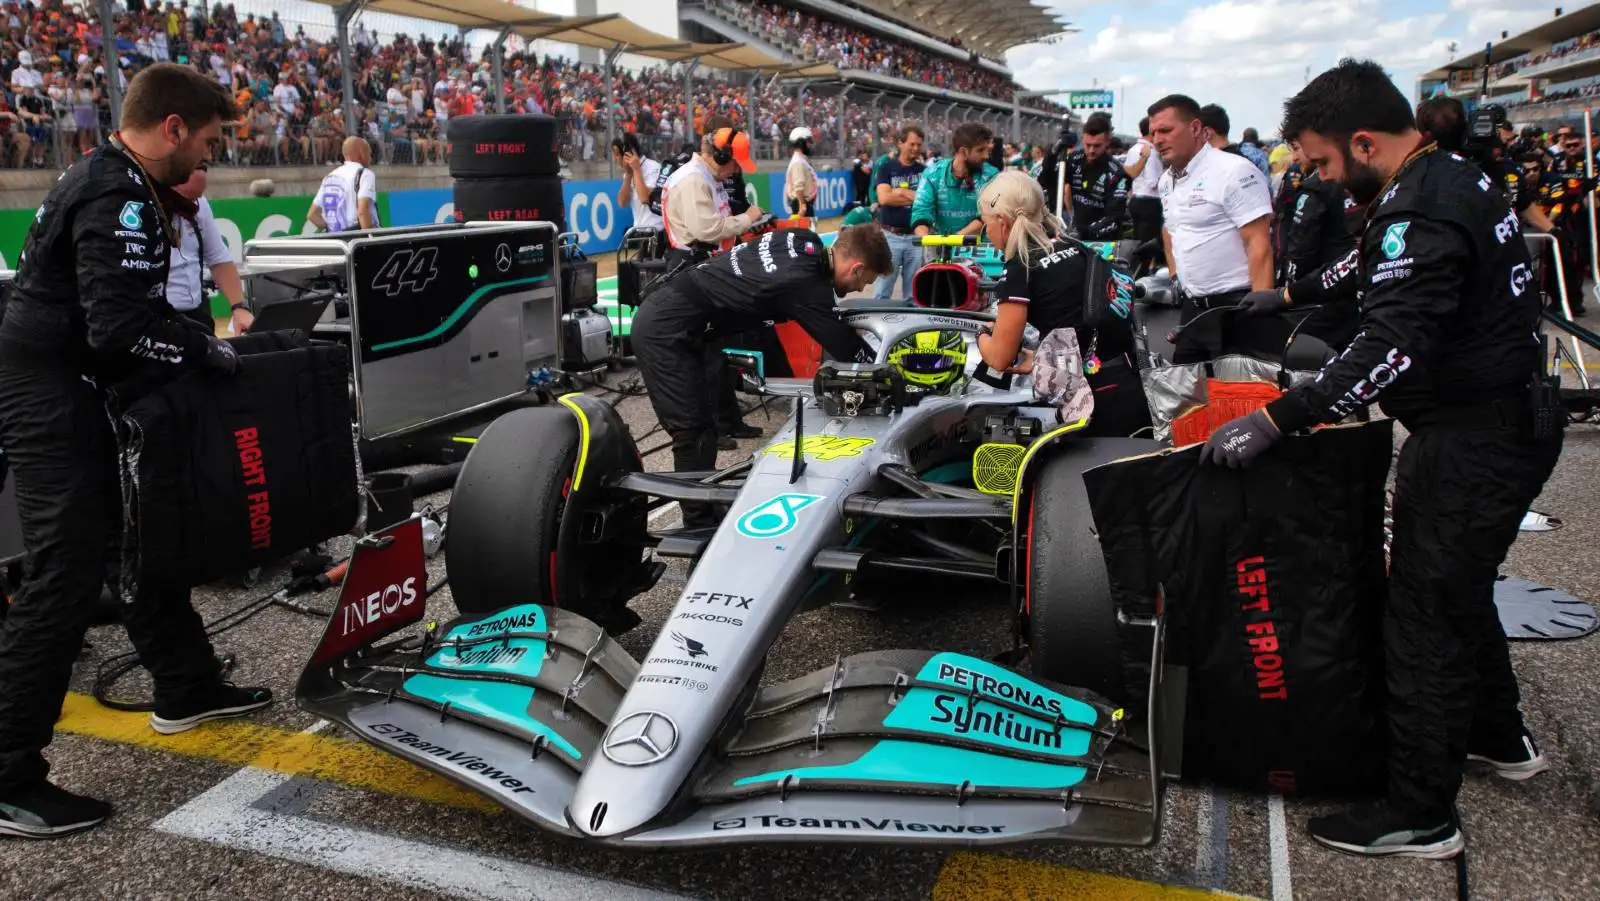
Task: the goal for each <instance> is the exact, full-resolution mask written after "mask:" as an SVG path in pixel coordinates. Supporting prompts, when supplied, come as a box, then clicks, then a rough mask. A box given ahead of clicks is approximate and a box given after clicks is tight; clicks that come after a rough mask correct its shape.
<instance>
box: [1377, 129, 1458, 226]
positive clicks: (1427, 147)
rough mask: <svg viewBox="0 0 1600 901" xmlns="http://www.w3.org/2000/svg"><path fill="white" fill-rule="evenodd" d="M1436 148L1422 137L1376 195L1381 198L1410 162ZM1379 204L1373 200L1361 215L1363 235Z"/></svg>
mask: <svg viewBox="0 0 1600 901" xmlns="http://www.w3.org/2000/svg"><path fill="white" fill-rule="evenodd" d="M1438 149H1439V145H1438V144H1437V143H1435V142H1433V141H1429V140H1426V139H1424V140H1423V141H1422V142H1421V143H1419V144H1418V145H1417V149H1416V150H1413V151H1411V155H1410V156H1408V157H1406V160H1405V162H1403V163H1401V164H1400V168H1398V169H1396V170H1394V174H1393V175H1391V176H1389V180H1388V181H1386V182H1384V183H1383V187H1382V188H1381V189H1379V191H1378V197H1380V198H1381V197H1382V196H1383V195H1384V194H1387V193H1388V192H1389V189H1390V188H1392V187H1394V184H1395V182H1397V181H1399V180H1400V176H1401V175H1403V174H1405V171H1406V170H1407V169H1409V168H1411V164H1412V163H1414V162H1416V161H1417V160H1420V159H1422V158H1423V157H1425V156H1427V155H1428V154H1430V153H1432V152H1434V151H1435V150H1438ZM1381 205H1382V204H1381V203H1380V202H1379V201H1378V200H1373V201H1372V203H1369V204H1367V214H1366V215H1365V216H1363V217H1362V222H1361V231H1362V234H1363V235H1364V234H1365V233H1366V230H1367V226H1369V225H1371V224H1372V214H1373V213H1375V212H1377V211H1378V207H1379V206H1381Z"/></svg>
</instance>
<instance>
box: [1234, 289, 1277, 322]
mask: <svg viewBox="0 0 1600 901" xmlns="http://www.w3.org/2000/svg"><path fill="white" fill-rule="evenodd" d="M1285 293H1286V292H1285V291H1284V290H1283V289H1282V288H1268V289H1267V290H1265V291H1251V292H1250V293H1249V294H1246V295H1245V296H1244V300H1242V301H1240V302H1239V309H1241V310H1243V311H1244V313H1245V315H1248V316H1265V315H1267V314H1268V313H1276V312H1278V311H1279V310H1287V309H1288V308H1289V298H1288V297H1286V296H1285Z"/></svg>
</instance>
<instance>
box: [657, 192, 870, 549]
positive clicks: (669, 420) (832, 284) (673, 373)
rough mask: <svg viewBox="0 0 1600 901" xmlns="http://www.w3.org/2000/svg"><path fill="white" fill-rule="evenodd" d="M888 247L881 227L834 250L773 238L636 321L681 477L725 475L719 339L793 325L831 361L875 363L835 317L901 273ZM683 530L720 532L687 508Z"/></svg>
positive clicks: (808, 238) (708, 514)
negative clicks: (711, 353) (717, 413)
mask: <svg viewBox="0 0 1600 901" xmlns="http://www.w3.org/2000/svg"><path fill="white" fill-rule="evenodd" d="M893 269H894V265H893V262H892V260H891V258H890V256H889V242H888V240H886V239H885V238H884V236H883V229H881V228H879V227H878V226H876V225H873V224H870V223H869V224H866V225H857V226H852V227H850V228H846V229H842V230H841V231H840V232H839V236H838V238H837V239H835V241H834V243H833V246H832V247H828V246H825V245H824V244H823V243H822V239H821V238H820V237H818V236H817V234H816V233H815V232H813V231H810V230H809V229H803V228H793V229H785V230H782V231H773V232H767V233H766V234H764V235H762V236H761V237H759V238H756V239H755V240H753V241H747V242H745V243H744V244H740V245H739V246H737V247H735V248H733V249H732V250H730V251H729V252H727V253H725V254H723V255H721V256H717V257H712V258H711V259H709V260H707V261H705V262H703V263H700V264H699V265H698V266H695V267H694V268H692V269H688V270H685V271H684V272H682V273H680V274H679V275H677V276H675V277H674V278H673V279H672V280H671V281H668V282H666V283H665V284H663V285H662V286H661V287H660V288H658V289H657V290H656V292H655V293H654V294H652V295H650V302H649V303H646V304H645V305H644V306H641V307H640V308H639V310H638V312H636V313H634V314H633V333H632V340H633V350H634V355H635V356H636V357H637V358H638V360H639V369H640V370H641V371H642V372H643V373H644V380H645V387H646V388H648V389H649V391H650V405H651V406H652V407H654V408H655V412H656V418H657V419H658V420H660V422H661V425H662V427H663V428H665V429H666V430H667V433H668V434H669V435H671V436H672V461H673V467H674V468H675V469H676V470H677V471H679V472H705V471H709V470H712V469H715V468H716V463H717V436H716V429H715V428H714V426H713V420H712V395H711V391H712V388H713V386H712V385H710V384H708V382H707V377H706V367H705V366H704V365H703V361H704V357H705V350H706V346H707V342H710V341H714V340H716V339H717V337H718V336H719V335H730V334H737V333H740V332H747V331H753V330H755V329H757V328H760V327H763V326H764V325H769V324H771V323H773V322H794V323H795V324H796V325H799V326H800V327H801V328H802V329H804V330H805V331H806V333H807V334H808V335H810V336H811V337H812V339H814V340H815V341H816V342H817V343H818V344H820V345H822V349H823V350H825V351H827V353H828V355H829V356H830V357H831V358H833V359H835V360H839V361H842V362H854V363H870V362H872V360H873V353H872V349H871V348H870V347H868V346H867V343H866V342H865V341H863V340H861V337H860V336H859V335H858V334H856V331H855V329H853V328H851V327H850V326H849V325H846V324H845V322H844V320H842V319H841V318H839V314H838V313H836V312H835V311H834V301H835V299H836V298H837V297H843V296H845V295H847V294H850V293H852V292H855V291H861V290H863V289H864V288H866V286H867V285H870V284H872V282H873V281H874V280H875V279H877V278H878V277H879V276H881V275H885V274H887V273H889V272H891V271H893ZM681 506H682V508H683V517H684V525H685V526H687V527H689V528H697V527H699V526H702V525H714V524H715V523H716V514H715V512H714V511H711V510H709V509H704V506H705V505H700V504H688V503H685V504H682V505H681Z"/></svg>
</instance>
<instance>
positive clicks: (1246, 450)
mask: <svg viewBox="0 0 1600 901" xmlns="http://www.w3.org/2000/svg"><path fill="white" fill-rule="evenodd" d="M1282 437H1283V433H1282V432H1280V431H1278V427H1277V426H1276V425H1273V423H1272V417H1271V416H1268V415H1267V411H1266V410H1255V411H1253V412H1251V413H1247V414H1246V415H1244V416H1240V417H1239V418H1237V419H1232V420H1229V421H1228V422H1225V423H1223V424H1222V428H1220V429H1217V430H1216V431H1215V432H1212V433H1211V437H1210V438H1207V439H1206V446H1205V447H1204V448H1203V449H1202V450H1201V451H1200V462H1201V463H1202V464H1205V463H1207V462H1210V463H1214V464H1216V465H1217V466H1226V467H1228V468H1229V469H1243V468H1245V467H1247V466H1249V465H1250V464H1251V463H1252V462H1254V461H1255V458H1256V457H1259V456H1261V454H1262V453H1264V452H1265V451H1266V449H1267V448H1269V447H1271V446H1272V445H1274V444H1276V443H1277V441H1278V439H1279V438H1282Z"/></svg>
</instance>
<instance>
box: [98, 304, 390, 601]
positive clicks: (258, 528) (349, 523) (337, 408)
mask: <svg viewBox="0 0 1600 901" xmlns="http://www.w3.org/2000/svg"><path fill="white" fill-rule="evenodd" d="M233 343H234V345H235V348H236V349H238V350H239V352H240V354H241V360H240V367H239V372H238V374H237V375H236V376H234V377H232V378H217V377H215V376H211V375H208V374H206V373H203V372H194V373H190V374H189V375H186V376H184V377H182V378H179V379H177V380H175V381H171V382H168V383H166V384H163V385H160V386H157V387H154V388H152V389H151V390H148V391H146V392H143V393H141V394H140V395H139V396H138V397H137V399H133V400H129V401H126V402H124V403H122V404H119V405H117V406H115V407H114V408H113V410H112V418H113V423H114V426H115V430H116V434H117V444H118V464H119V467H120V470H121V478H122V486H123V492H122V493H123V519H124V528H123V536H122V586H121V593H122V596H123V597H124V599H131V598H132V597H134V596H135V594H136V592H137V590H138V585H139V582H140V579H141V575H142V574H143V573H147V572H148V573H156V572H159V573H163V574H175V573H183V574H184V577H186V578H187V579H188V584H190V585H199V584H202V583H205V582H209V581H212V580H215V579H218V578H221V577H223V576H225V575H228V574H230V573H236V572H241V571H244V570H246V569H250V568H252V567H255V566H260V565H262V564H264V563H267V562H270V561H272V560H276V559H281V558H283V557H285V556H288V555H289V554H291V553H293V552H295V551H297V550H300V549H302V548H305V547H308V546H310V545H312V544H315V543H317V542H319V541H324V540H326V539H328V538H332V537H334V536H335V535H340V534H344V533H346V532H348V531H350V529H351V528H353V527H354V526H355V524H356V520H357V518H358V516H359V511H360V498H361V495H360V491H361V487H360V481H361V480H360V470H359V467H358V464H357V458H356V445H355V440H354V432H353V426H352V421H353V411H352V408H351V398H350V352H349V350H348V349H347V348H342V347H338V346H333V345H321V344H318V345H311V344H308V343H307V342H306V341H305V339H304V338H303V336H300V334H299V333H297V332H294V333H273V334H272V335H270V336H244V337H242V338H237V339H234V341H233Z"/></svg>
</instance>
